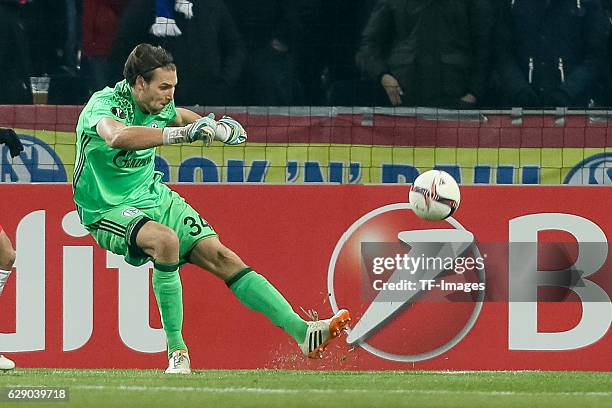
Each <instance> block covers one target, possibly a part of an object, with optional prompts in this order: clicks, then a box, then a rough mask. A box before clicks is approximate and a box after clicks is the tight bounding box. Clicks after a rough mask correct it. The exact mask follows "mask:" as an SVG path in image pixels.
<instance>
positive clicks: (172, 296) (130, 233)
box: [86, 207, 189, 373]
mask: <svg viewBox="0 0 612 408" xmlns="http://www.w3.org/2000/svg"><path fill="white" fill-rule="evenodd" d="M152 218H155V211H153V210H151V211H149V210H147V213H145V212H143V211H141V210H138V209H136V208H132V207H117V208H115V209H113V210H111V211H109V212H107V213H106V214H104V218H102V219H100V220H98V221H96V222H95V223H93V224H91V225H87V226H86V228H87V230H88V231H89V232H90V233H91V235H92V236H93V237H94V239H95V240H96V242H98V244H99V245H100V246H101V247H102V248H104V249H108V250H110V251H111V252H113V253H115V254H119V255H123V256H124V257H125V260H126V262H128V263H129V264H131V265H135V266H139V265H143V264H145V263H146V262H148V261H149V260H153V262H154V270H153V276H152V283H153V291H154V293H155V298H156V300H157V306H158V308H159V311H160V316H161V319H162V325H163V328H164V332H165V333H166V339H167V342H168V356H169V360H171V361H172V359H170V356H171V355H172V354H173V353H174V352H177V351H184V352H185V353H186V352H187V347H186V345H185V342H184V340H183V336H182V325H183V295H182V288H181V280H180V276H179V273H178V269H179V265H178V259H179V243H178V238H177V235H176V233H175V232H174V231H173V230H172V229H170V228H168V227H167V226H165V225H163V224H161V223H158V222H156V221H153V220H152ZM186 365H187V367H186V368H185V367H183V368H181V369H180V370H178V371H171V372H177V373H188V372H189V364H188V362H187V364H186Z"/></svg>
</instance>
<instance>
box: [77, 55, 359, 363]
mask: <svg viewBox="0 0 612 408" xmlns="http://www.w3.org/2000/svg"><path fill="white" fill-rule="evenodd" d="M123 74H124V77H125V79H124V80H123V81H121V82H118V83H117V84H116V85H115V87H114V88H105V89H103V90H101V91H99V92H96V93H95V94H93V96H92V97H91V99H90V100H89V102H88V103H87V105H86V106H85V107H84V108H83V111H82V112H81V115H80V117H79V121H78V124H77V146H76V147H77V155H76V165H75V169H74V179H73V191H74V201H75V203H76V205H77V211H78V214H79V217H80V219H81V222H82V224H83V225H84V227H85V228H86V229H87V230H88V231H89V232H90V233H91V235H92V236H93V238H94V239H95V240H96V242H97V243H98V244H99V245H100V246H101V247H103V248H105V249H108V250H110V251H112V252H114V253H116V254H120V255H123V256H124V258H125V260H126V261H127V262H128V263H130V264H131V265H135V266H139V265H142V264H144V263H146V262H148V261H149V260H152V261H153V264H154V269H153V276H152V282H153V291H154V293H155V297H156V299H157V305H158V307H159V312H160V316H161V319H162V324H163V328H164V331H165V333H166V340H167V349H168V369H167V370H166V373H178V374H188V373H190V372H191V369H190V362H189V354H188V349H187V346H186V344H185V342H184V340H183V336H182V324H183V301H182V288H181V281H180V277H179V268H180V267H181V266H182V265H183V264H185V263H193V264H195V265H197V266H199V267H201V268H203V269H206V270H208V271H210V272H212V273H213V274H214V275H216V276H218V277H219V278H221V279H223V280H224V281H225V283H226V284H227V286H228V287H229V288H230V290H231V291H232V292H233V293H234V295H235V296H236V297H237V298H238V299H239V300H240V302H242V303H243V304H244V305H246V306H247V307H249V308H251V309H253V310H256V311H258V312H261V313H263V314H264V315H266V316H267V317H268V318H269V319H270V320H271V321H272V323H273V324H275V325H276V326H279V327H281V328H283V329H284V330H285V331H286V332H287V333H288V334H289V335H290V336H291V337H293V338H294V339H295V341H296V342H297V343H298V345H299V346H300V348H301V350H302V352H303V353H304V354H306V355H308V356H309V357H311V358H315V357H318V356H320V353H321V352H322V351H323V350H324V349H325V347H326V346H327V344H328V342H329V341H330V340H332V339H333V338H335V337H337V336H338V335H339V334H340V332H341V331H342V330H343V329H344V328H345V327H346V326H347V324H348V320H349V313H348V312H347V311H346V310H341V311H339V312H338V313H336V315H334V316H333V317H331V318H330V319H327V320H318V321H313V322H306V321H305V320H303V319H302V318H300V317H299V316H298V315H297V314H296V313H295V312H294V311H293V309H292V308H291V306H290V305H289V303H288V302H287V301H286V300H285V298H284V297H283V296H282V295H281V294H280V293H279V292H278V291H277V290H276V289H275V288H274V286H272V285H271V284H270V283H269V282H268V281H267V280H266V278H264V277H263V276H262V275H260V274H258V273H257V272H255V271H253V270H252V269H251V268H249V267H248V266H247V265H246V264H245V263H244V262H243V261H242V260H241V259H240V258H239V257H238V255H236V254H235V253H234V252H232V251H231V250H230V249H228V248H227V247H225V246H224V245H223V244H222V243H221V242H220V241H219V238H218V237H217V234H216V232H215V230H214V229H213V227H212V226H211V225H210V224H209V223H208V222H206V220H205V219H204V218H203V217H201V216H200V214H199V213H198V212H197V211H196V210H195V209H194V208H192V207H191V206H190V205H189V204H188V203H186V202H185V200H184V199H183V198H182V197H181V196H180V195H178V194H177V193H176V192H174V191H172V190H171V189H170V188H168V187H167V186H166V185H165V184H163V183H162V182H161V178H162V174H161V173H159V172H156V171H155V169H154V167H155V148H156V147H157V146H162V145H168V144H175V143H192V142H196V141H200V140H201V141H203V142H204V143H205V144H206V145H209V144H211V143H212V142H213V141H215V140H216V141H220V142H223V143H225V144H228V145H237V144H240V143H243V142H245V141H246V138H247V134H246V132H245V130H244V129H243V128H242V126H241V125H240V124H239V123H238V122H237V121H235V120H234V119H232V118H229V117H222V118H221V119H220V120H218V121H216V120H215V119H214V115H213V114H209V115H208V116H205V117H200V116H199V115H198V114H196V113H194V112H192V111H190V110H187V109H182V108H176V107H175V105H174V100H173V98H174V90H175V87H176V85H177V73H176V66H175V65H174V63H173V60H172V56H171V55H170V54H169V53H168V52H167V51H166V50H164V49H163V48H162V47H153V46H151V45H149V44H140V45H138V46H136V48H134V50H133V51H132V52H131V53H130V55H129V56H128V58H127V61H126V63H125V67H124V70H123Z"/></svg>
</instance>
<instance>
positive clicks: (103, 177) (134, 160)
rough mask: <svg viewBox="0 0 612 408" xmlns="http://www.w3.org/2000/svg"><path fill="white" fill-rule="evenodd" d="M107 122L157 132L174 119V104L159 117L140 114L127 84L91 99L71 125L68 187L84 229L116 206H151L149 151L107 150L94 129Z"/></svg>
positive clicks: (153, 183) (155, 187) (154, 186)
mask: <svg viewBox="0 0 612 408" xmlns="http://www.w3.org/2000/svg"><path fill="white" fill-rule="evenodd" d="M103 118H112V119H114V120H116V121H119V122H121V123H124V124H126V125H127V126H148V127H155V128H163V127H165V126H166V125H167V124H168V122H171V121H172V120H174V119H175V118H176V107H175V105H174V101H172V102H170V103H169V104H168V105H167V106H166V107H165V108H164V109H163V110H162V111H161V112H160V113H159V114H156V115H151V114H146V113H143V112H142V111H141V110H140V108H139V107H138V105H136V102H135V101H134V98H133V96H132V92H131V88H130V86H129V84H128V83H127V81H125V80H123V81H121V82H118V83H117V84H116V85H115V87H114V88H108V87H107V88H104V89H103V90H101V91H99V92H96V93H94V94H93V95H92V97H91V99H90V100H89V102H88V103H87V105H85V107H84V108H83V111H82V112H81V115H80V116H79V122H78V124H77V129H76V132H77V143H76V149H77V154H76V164H75V166H74V178H73V181H72V189H73V192H74V201H75V203H76V205H77V210H78V213H79V216H80V218H81V222H82V223H83V224H84V225H89V224H92V223H94V222H96V221H98V220H99V219H100V218H102V216H103V215H104V213H105V212H106V211H108V210H110V209H112V208H113V207H116V206H118V205H126V204H127V205H133V206H134V207H136V208H151V207H155V206H156V205H157V201H158V197H159V183H161V181H160V180H161V177H162V174H161V173H159V172H156V171H155V148H150V149H143V150H135V151H126V150H121V149H115V148H112V147H110V146H109V145H108V144H107V143H106V141H105V140H104V139H103V138H102V137H101V136H100V135H98V133H97V131H96V125H97V124H98V122H99V121H100V120H101V119H103Z"/></svg>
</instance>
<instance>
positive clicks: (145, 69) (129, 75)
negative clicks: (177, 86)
mask: <svg viewBox="0 0 612 408" xmlns="http://www.w3.org/2000/svg"><path fill="white" fill-rule="evenodd" d="M157 68H164V69H169V70H173V71H174V70H176V65H174V59H173V58H172V55H171V54H170V53H169V52H168V51H166V50H165V49H164V48H162V47H160V46H158V47H154V46H152V45H151V44H138V45H137V46H136V47H135V48H134V49H133V50H132V52H131V53H130V55H129V56H128V58H127V60H126V61H125V66H124V67H123V76H124V77H125V79H127V81H128V83H129V84H130V85H131V86H134V84H135V83H136V78H138V76H139V75H140V76H142V77H143V78H144V80H145V81H147V82H149V81H151V78H152V77H153V71H154V70H156V69H157Z"/></svg>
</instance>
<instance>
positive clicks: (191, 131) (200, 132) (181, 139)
mask: <svg viewBox="0 0 612 408" xmlns="http://www.w3.org/2000/svg"><path fill="white" fill-rule="evenodd" d="M216 128H217V122H216V121H215V115H214V114H212V113H210V114H209V115H208V116H204V117H203V118H200V119H198V120H196V121H195V122H193V123H192V124H190V125H187V126H182V127H167V128H164V130H163V133H162V134H163V143H164V144H165V145H167V144H175V143H192V142H195V141H196V140H203V141H204V144H206V146H208V145H209V144H210V143H211V142H212V140H213V139H214V137H215V133H216V132H215V130H216Z"/></svg>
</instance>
